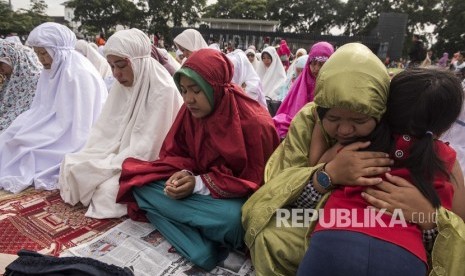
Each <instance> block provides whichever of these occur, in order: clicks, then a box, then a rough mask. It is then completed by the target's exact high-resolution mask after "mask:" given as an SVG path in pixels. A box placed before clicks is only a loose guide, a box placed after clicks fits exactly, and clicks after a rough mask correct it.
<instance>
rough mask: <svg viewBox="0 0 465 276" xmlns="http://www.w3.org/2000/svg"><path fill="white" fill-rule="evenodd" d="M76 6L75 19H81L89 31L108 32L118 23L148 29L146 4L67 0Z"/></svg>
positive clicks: (124, 1)
mask: <svg viewBox="0 0 465 276" xmlns="http://www.w3.org/2000/svg"><path fill="white" fill-rule="evenodd" d="M67 4H68V6H69V7H71V8H74V9H75V10H74V20H75V21H81V24H82V26H81V28H82V29H83V30H84V31H87V32H101V31H103V32H104V33H105V34H108V33H109V31H110V30H111V29H112V28H114V27H115V26H116V25H118V24H120V25H123V26H126V27H129V28H133V27H134V28H139V29H141V30H147V21H146V20H147V14H146V12H145V11H144V4H143V3H141V2H140V3H138V4H137V5H136V4H134V3H133V2H132V1H128V0H93V1H81V0H72V1H68V2H67Z"/></svg>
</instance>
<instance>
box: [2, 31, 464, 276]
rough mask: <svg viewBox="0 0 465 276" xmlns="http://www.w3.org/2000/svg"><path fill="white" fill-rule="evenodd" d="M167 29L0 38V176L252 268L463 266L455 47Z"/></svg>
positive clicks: (203, 260)
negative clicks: (167, 37) (298, 41)
mask: <svg viewBox="0 0 465 276" xmlns="http://www.w3.org/2000/svg"><path fill="white" fill-rule="evenodd" d="M415 39H417V38H415ZM174 44H175V46H176V49H177V51H176V54H175V56H174V57H173V56H172V55H171V54H170V53H168V52H167V51H166V50H165V49H163V48H160V47H157V45H154V44H153V42H152V41H150V38H149V36H147V34H145V33H144V32H142V31H140V30H138V29H128V30H120V31H117V32H116V33H114V34H113V35H112V36H110V37H109V38H108V39H105V36H104V35H103V34H100V35H99V36H98V37H97V40H96V43H89V42H87V41H84V40H77V39H76V36H75V34H74V33H73V32H72V31H71V30H70V29H68V28H67V27H65V26H63V25H60V24H57V23H44V24H41V25H39V26H37V27H36V28H35V29H34V30H33V31H32V32H31V33H30V34H29V36H28V38H27V41H26V45H22V44H21V41H19V42H18V41H6V40H1V39H0V75H1V78H0V79H1V80H2V81H1V84H0V85H1V86H0V116H1V117H0V188H1V189H3V190H6V191H9V192H12V193H19V192H21V191H23V190H25V189H26V188H29V187H31V186H32V187H33V188H35V189H45V190H55V189H59V191H60V195H61V197H62V199H63V200H64V202H66V203H68V204H71V205H75V204H78V203H81V204H83V205H84V206H88V209H87V212H86V216H88V217H92V218H97V219H104V218H118V217H123V216H126V215H128V216H129V217H130V218H131V219H134V220H139V221H148V222H150V223H151V224H153V225H154V226H155V227H156V228H157V229H158V230H159V231H160V233H161V234H162V235H163V236H164V237H165V238H166V239H167V240H168V241H169V242H170V243H171V244H172V245H173V246H174V248H175V249H176V251H177V252H178V253H179V254H181V255H182V256H184V257H185V258H187V259H188V260H189V261H191V262H192V263H194V264H195V265H197V266H199V267H201V268H203V269H204V270H206V271H209V270H212V269H213V268H214V267H215V266H216V265H217V264H218V263H219V262H220V261H222V260H223V259H224V258H225V256H227V255H228V252H230V251H231V250H240V251H243V252H246V253H248V254H249V255H250V257H251V260H252V263H253V265H254V268H255V273H256V275H296V274H297V275H425V274H426V273H427V271H428V270H431V269H432V268H433V269H436V268H438V267H440V268H441V269H443V270H444V271H447V273H449V274H450V275H462V274H463V273H465V264H464V263H463V262H462V261H461V260H460V258H461V256H463V255H464V254H465V223H464V221H463V219H465V184H464V174H463V168H464V167H465V140H464V139H463V138H462V137H465V135H464V133H465V132H464V128H465V113H464V112H465V111H464V109H463V103H464V89H465V85H464V84H465V81H463V79H464V78H465V69H463V68H465V62H464V57H465V52H459V54H458V55H457V58H456V60H454V61H449V60H448V56H447V55H446V53H445V55H444V58H445V59H444V60H442V59H440V60H439V61H437V63H436V62H435V61H433V59H431V56H430V55H429V54H427V58H429V63H428V62H427V63H423V61H424V60H420V59H418V58H417V59H416V60H414V59H411V66H410V68H407V69H405V70H403V71H401V72H399V73H397V74H396V75H395V76H390V75H389V73H388V70H387V68H386V64H383V62H382V61H381V60H380V59H379V58H378V57H377V56H376V55H375V54H374V53H372V51H371V50H370V49H368V48H367V47H366V46H364V45H363V44H361V43H348V44H345V45H342V46H340V47H339V48H337V49H335V47H334V45H332V44H331V43H329V42H326V41H319V42H316V43H314V44H312V45H309V47H308V52H307V49H298V50H297V51H296V52H295V53H293V51H292V50H291V48H290V47H289V45H287V43H286V41H285V40H281V41H280V43H279V45H276V46H274V45H267V46H266V47H264V48H263V50H262V51H261V52H258V51H257V50H256V48H255V47H254V46H250V47H248V49H246V50H245V51H243V50H240V49H235V50H234V49H229V50H228V53H224V52H223V51H222V50H221V49H220V48H219V46H218V44H216V43H213V44H211V45H208V43H207V42H206V41H205V40H204V38H203V36H202V35H201V33H199V32H198V31H197V30H195V29H187V30H185V31H184V32H182V33H181V34H179V35H178V36H177V37H176V38H175V39H174ZM415 45H419V44H418V43H416V44H415ZM418 49H420V48H418ZM418 51H420V50H418ZM412 57H413V53H412ZM425 59H426V58H425ZM435 64H438V65H437V66H434V65H435ZM443 65H444V66H443ZM449 66H450V68H449ZM462 81H463V82H462ZM461 82H462V83H461ZM272 102H274V103H276V102H277V103H280V106H279V108H278V109H277V110H276V114H272V113H274V112H271V110H269V109H270V108H271V106H270V103H272ZM308 210H316V211H318V214H319V219H317V220H315V219H313V220H311V221H310V220H307V219H305V221H306V222H307V223H304V224H299V225H297V224H295V225H294V223H295V221H296V217H293V216H294V215H295V213H296V212H297V211H300V212H302V213H306V212H307V211H308ZM341 210H346V211H350V212H348V213H347V212H345V213H344V214H343V218H344V219H345V220H344V221H345V222H347V221H349V222H351V223H345V224H344V223H342V224H341V223H339V224H338V223H335V224H334V223H330V222H329V221H335V220H336V221H338V216H339V215H341V213H340V211H341ZM283 214H287V216H284V217H283ZM289 214H290V215H289ZM418 214H422V219H421V220H420V219H418ZM369 216H375V219H374V222H371V223H370V224H369V225H366V224H363V223H362V224H360V222H363V221H366V219H367V217H369ZM396 218H398V219H399V220H398V221H395V222H394V223H392V221H393V219H396ZM297 219H298V218H297ZM370 221H371V220H370ZM339 222H341V221H339ZM283 224H285V225H286V226H284V225H283ZM446 232H447V233H446ZM446 236H447V238H444V237H446ZM445 248H449V250H445ZM431 254H432V256H434V257H433V258H432V259H431V258H429V257H428V256H431ZM348 256H350V257H348Z"/></svg>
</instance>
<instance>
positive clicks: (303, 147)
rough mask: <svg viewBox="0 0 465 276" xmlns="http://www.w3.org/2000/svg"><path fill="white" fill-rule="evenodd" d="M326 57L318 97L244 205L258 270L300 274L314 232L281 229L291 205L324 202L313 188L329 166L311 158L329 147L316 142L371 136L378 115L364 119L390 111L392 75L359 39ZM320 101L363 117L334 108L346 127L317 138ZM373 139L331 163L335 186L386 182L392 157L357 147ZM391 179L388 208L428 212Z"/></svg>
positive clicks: (297, 120)
mask: <svg viewBox="0 0 465 276" xmlns="http://www.w3.org/2000/svg"><path fill="white" fill-rule="evenodd" d="M336 54H337V55H336ZM333 59H335V60H333ZM331 61H333V62H331ZM329 62H331V64H325V66H323V67H322V70H321V72H320V74H319V76H318V78H317V84H316V91H315V95H316V96H315V102H312V103H309V104H307V105H305V106H304V107H303V108H302V109H301V110H300V112H298V113H297V115H296V117H295V118H294V120H293V121H292V123H291V126H290V129H289V133H288V135H287V136H286V138H285V139H284V141H283V142H282V143H281V144H280V146H279V147H278V148H277V149H276V151H275V152H274V153H273V155H272V156H271V157H270V159H269V160H268V162H267V166H266V168H265V185H264V186H263V187H262V188H261V189H260V190H258V191H257V192H256V193H254V194H253V195H252V196H251V197H250V198H249V199H248V200H247V202H246V203H245V204H244V206H243V208H242V212H243V218H242V222H243V225H244V228H245V230H246V235H245V242H246V244H247V245H248V247H249V248H250V252H251V257H252V262H253V264H254V266H255V272H256V274H257V275H276V274H278V275H295V274H296V272H297V267H298V265H299V263H300V261H301V260H302V258H303V256H304V254H305V250H306V248H307V246H308V238H309V233H308V231H309V230H311V229H309V227H308V225H305V224H303V227H302V226H301V227H298V226H296V227H284V226H283V225H281V227H279V225H278V222H279V220H278V219H280V218H282V216H281V215H282V214H283V213H285V212H286V211H289V212H291V211H292V210H293V209H294V210H295V209H300V210H301V211H302V208H312V207H311V206H310V207H308V206H307V202H312V201H317V202H318V201H322V195H321V194H320V193H319V192H318V191H315V189H313V184H312V182H311V181H310V180H311V179H312V177H313V175H314V173H315V172H317V171H320V170H321V169H322V167H323V165H324V164H322V163H318V164H317V165H314V164H311V163H315V162H310V161H309V160H313V157H314V156H321V155H322V154H323V153H324V152H325V148H324V147H318V148H316V149H315V147H314V146H312V145H313V143H319V144H320V145H322V144H323V145H325V144H328V145H329V146H332V145H334V144H335V142H336V141H339V142H342V143H344V144H348V143H351V142H352V141H353V140H352V139H351V138H352V136H354V135H356V136H357V137H358V136H360V137H364V136H366V135H367V134H369V132H366V129H365V125H366V124H368V123H371V124H373V121H372V120H367V117H368V118H374V119H375V121H379V120H380V118H381V116H382V115H383V114H384V112H385V110H386V100H387V96H388V92H389V81H390V80H389V76H388V73H387V71H386V68H385V66H384V65H383V63H382V62H381V61H380V60H379V58H378V57H377V56H376V55H374V54H373V53H372V52H371V50H370V49H368V48H367V47H366V46H364V45H362V44H359V43H350V44H347V45H344V46H342V47H340V48H339V49H338V51H336V53H335V54H334V56H332V57H331V58H330V59H329V61H328V63H329ZM328 65H331V66H328ZM342 65H344V66H342ZM354 80H357V81H354ZM317 106H321V107H324V108H331V110H333V109H338V108H345V109H348V110H351V111H357V112H358V113H360V114H361V115H357V116H353V115H351V114H349V115H347V114H336V115H334V116H332V117H328V120H333V121H335V122H337V123H339V124H340V125H341V126H342V128H341V130H340V132H338V133H337V134H334V133H332V135H327V134H325V135H324V136H321V135H320V136H317V137H318V140H314V136H313V135H312V134H313V132H314V131H315V130H318V129H319V127H317V126H320V125H321V121H320V120H319V119H318V116H317V112H316V110H317ZM321 137H323V138H321ZM368 145H369V142H364V143H363V142H356V143H353V144H351V145H349V146H346V147H344V149H342V150H340V152H339V153H338V154H337V155H335V157H334V158H333V160H332V161H331V162H332V164H331V165H330V167H332V171H330V172H327V173H328V174H329V175H330V177H331V182H332V183H333V184H334V185H341V187H344V186H342V185H359V186H366V187H368V186H370V185H381V184H383V183H385V182H386V181H384V182H383V179H382V178H381V177H379V175H380V174H384V173H386V172H388V171H389V170H390V168H389V166H390V165H391V164H392V162H393V160H391V159H390V158H389V155H388V154H387V153H384V152H379V151H373V150H370V151H359V149H364V148H366V147H367V146H368ZM314 151H315V152H314ZM317 161H318V159H317ZM335 168H337V169H335ZM389 182H393V183H394V184H390V186H388V187H387V188H384V187H382V189H386V190H388V191H389V192H391V191H393V192H395V194H394V195H391V194H390V195H389V199H386V198H385V197H383V198H382V199H383V201H384V202H386V201H389V202H390V203H391V204H392V205H393V207H392V206H391V205H390V206H391V207H392V208H389V209H390V210H392V209H394V208H399V209H402V210H406V209H411V210H415V211H424V212H425V213H427V212H429V211H431V205H430V204H429V202H428V201H426V200H424V197H423V196H422V195H421V193H419V191H418V190H417V189H415V188H413V189H412V188H411V187H408V189H407V190H408V191H409V192H408V193H409V200H408V201H407V202H405V201H404V202H399V201H396V200H394V199H396V198H398V197H399V196H398V195H399V194H400V195H403V194H405V189H401V190H396V189H393V188H392V187H393V186H396V185H397V184H396V183H395V182H394V181H392V179H389ZM389 182H388V183H389ZM386 185H387V184H386ZM410 186H411V184H410ZM383 194H384V193H383ZM386 194H388V192H386ZM378 197H379V196H378ZM376 207H379V205H376ZM278 210H282V211H283V212H281V211H278ZM425 210H426V211H425ZM277 214H279V215H280V216H279V217H278V216H277ZM409 214H410V215H407V212H406V215H405V216H406V218H407V219H410V220H413V219H411V215H412V212H410V213H409Z"/></svg>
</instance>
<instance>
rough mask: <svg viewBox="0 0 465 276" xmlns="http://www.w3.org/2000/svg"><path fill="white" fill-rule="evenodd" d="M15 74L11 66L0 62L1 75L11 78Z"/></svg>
mask: <svg viewBox="0 0 465 276" xmlns="http://www.w3.org/2000/svg"><path fill="white" fill-rule="evenodd" d="M12 73H13V68H11V66H10V65H8V64H6V63H4V62H1V61H0V75H4V76H5V77H7V78H9V77H10V76H11V74H12Z"/></svg>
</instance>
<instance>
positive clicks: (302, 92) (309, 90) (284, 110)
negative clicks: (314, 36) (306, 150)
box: [273, 42, 334, 138]
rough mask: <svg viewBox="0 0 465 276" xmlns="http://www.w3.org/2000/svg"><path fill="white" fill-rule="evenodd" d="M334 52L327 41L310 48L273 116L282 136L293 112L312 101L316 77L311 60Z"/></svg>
mask: <svg viewBox="0 0 465 276" xmlns="http://www.w3.org/2000/svg"><path fill="white" fill-rule="evenodd" d="M333 53H334V48H333V45H331V44H329V43H328V42H318V43H316V44H314V45H313V46H312V48H311V49H310V54H309V57H308V60H307V64H305V67H304V69H303V71H302V73H301V74H300V76H299V77H298V78H297V79H296V80H295V82H294V83H293V84H292V86H291V89H290V90H289V93H288V94H287V96H286V98H285V99H284V101H283V103H282V104H281V106H280V107H279V109H278V111H277V112H276V116H274V117H273V121H274V124H275V126H276V129H277V131H278V133H279V137H281V138H283V137H285V136H286V134H287V130H288V129H289V125H290V123H291V121H292V119H293V118H294V116H295V114H297V112H299V110H300V109H301V108H302V107H303V106H304V105H305V104H307V103H308V102H311V101H313V90H314V89H315V80H316V78H315V77H314V76H313V75H312V72H311V71H310V63H311V62H312V60H315V59H317V60H319V61H326V60H327V59H328V58H329V57H330V56H331V55H332V54H333Z"/></svg>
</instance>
